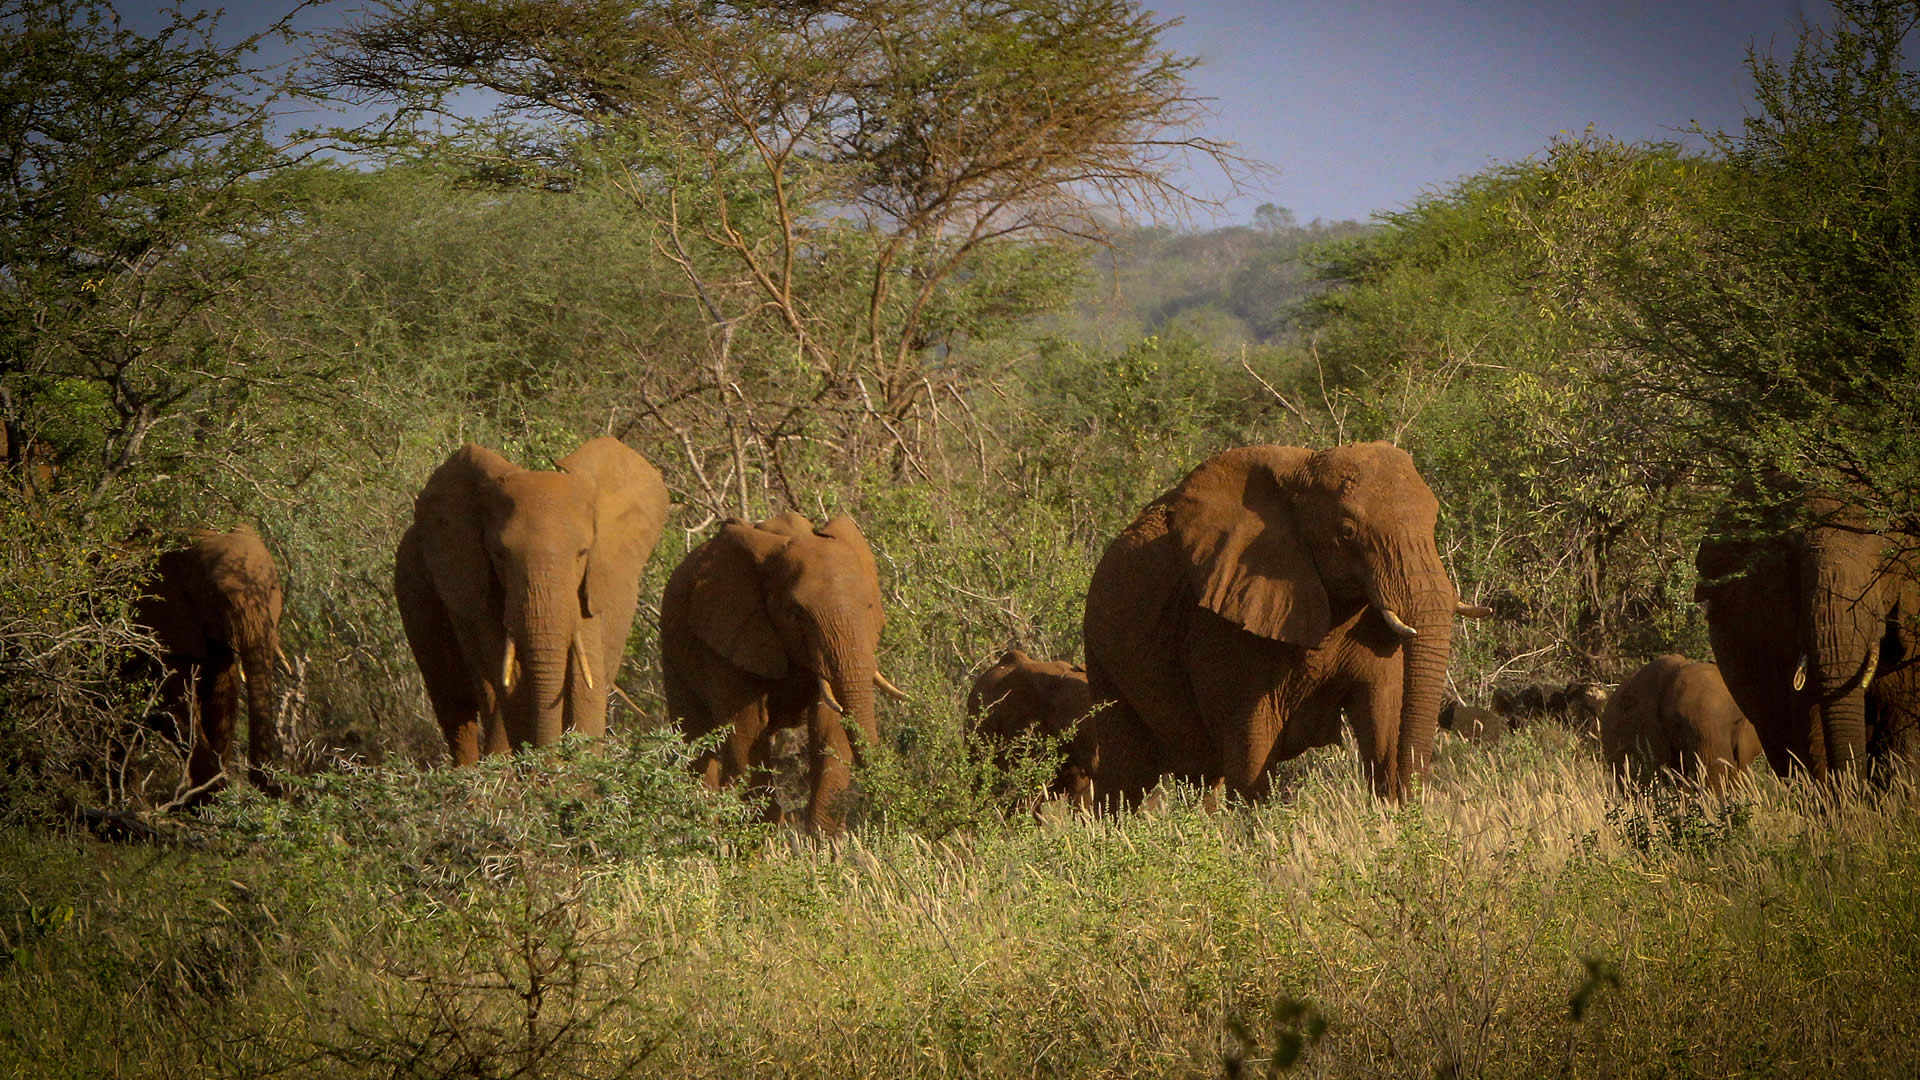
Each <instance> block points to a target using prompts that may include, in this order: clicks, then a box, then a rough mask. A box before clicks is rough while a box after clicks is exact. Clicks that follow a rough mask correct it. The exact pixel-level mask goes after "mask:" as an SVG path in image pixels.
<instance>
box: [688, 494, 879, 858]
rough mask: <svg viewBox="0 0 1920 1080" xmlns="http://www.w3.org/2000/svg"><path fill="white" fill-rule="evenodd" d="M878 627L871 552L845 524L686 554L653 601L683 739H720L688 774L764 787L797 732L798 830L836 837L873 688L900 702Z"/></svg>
mask: <svg viewBox="0 0 1920 1080" xmlns="http://www.w3.org/2000/svg"><path fill="white" fill-rule="evenodd" d="M886 621H887V618H886V613H885V612H884V611H883V610H882V609H881V605H880V580H879V575H878V573H877V572H876V569H875V566H874V561H873V553H872V551H871V550H869V549H868V547H867V541H866V538H865V537H863V536H862V535H860V529H859V527H858V526H856V525H855V524H854V523H853V519H851V518H849V517H847V516H845V515H844V514H843V515H841V516H839V517H836V518H834V519H833V520H832V521H829V522H827V523H826V524H825V525H824V526H821V527H820V528H817V529H816V528H814V526H813V523H812V522H810V521H808V520H807V519H806V518H804V517H802V516H801V515H799V514H795V513H785V514H780V515H778V516H776V517H773V518H769V519H767V520H766V521H762V522H760V523H759V524H757V525H749V524H747V523H746V522H742V521H729V522H727V523H726V524H725V525H724V526H723V527H722V528H721V529H720V531H719V532H718V533H716V534H714V535H713V536H712V537H711V538H709V539H708V540H707V541H706V542H705V543H703V544H701V545H700V546H699V547H697V548H695V549H693V551H691V552H689V553H688V554H687V557H686V560H685V561H683V562H682V563H681V564H680V565H679V567H677V568H676V569H675V570H674V572H673V576H672V577H670V578H669V579H668V580H667V588H666V592H665V594H664V595H663V596H662V597H661V599H660V666H661V673H662V675H663V676H664V679H665V683H666V695H667V711H668V713H669V714H670V715H671V716H673V717H674V718H676V719H677V720H678V721H679V723H680V727H681V730H682V731H683V732H684V733H685V734H686V735H687V737H688V738H690V739H691V738H698V737H700V736H702V735H705V734H707V733H708V732H711V731H716V730H720V729H727V737H726V741H725V742H723V743H722V744H721V745H720V746H719V748H718V749H716V750H713V751H710V752H708V753H707V754H705V755H704V756H702V757H701V758H700V760H699V761H697V762H696V763H695V766H694V767H695V769H696V770H697V771H698V772H699V773H700V775H701V778H702V779H703V780H704V781H705V783H706V784H707V786H708V787H709V788H713V789H716V790H717V789H719V788H721V787H723V786H725V785H728V784H731V783H734V782H736V781H739V780H741V779H743V778H746V779H752V780H754V781H756V782H759V781H762V780H764V778H765V774H766V766H767V762H768V757H769V753H768V751H769V747H770V743H771V740H772V736H773V733H774V732H775V731H777V730H779V729H781V728H791V727H798V726H802V725H804V726H805V728H806V731H807V746H808V761H809V777H810V782H809V793H808V798H807V808H806V818H805V823H806V824H807V825H808V826H809V827H810V828H812V829H813V830H814V831H816V832H819V833H822V834H828V835H831V834H834V833H837V832H839V831H840V829H841V828H842V825H843V822H844V811H843V808H842V807H841V805H840V802H841V797H842V796H843V795H844V794H845V792H846V790H847V788H848V787H849V786H850V785H851V783H852V775H851V772H850V768H849V767H850V764H851V763H853V762H857V761H858V760H859V758H860V754H861V752H862V751H861V747H865V746H872V745H874V743H876V742H877V741H878V739H879V730H878V728H877V727H876V726H875V724H874V711H873V710H874V701H873V697H874V688H875V686H879V687H881V688H882V689H885V690H887V691H889V692H891V693H894V694H896V695H897V694H898V693H899V692H898V691H897V690H894V689H893V687H892V684H890V683H888V682H887V681H886V680H885V679H884V678H883V677H882V676H881V674H880V669H879V664H878V662H877V660H876V659H875V656H874V651H875V649H876V648H877V647H878V645H879V642H880V631H881V629H882V628H883V627H884V626H885V625H886ZM849 722H851V723H852V724H855V725H857V726H858V727H859V729H860V746H851V745H850V744H849V740H848V735H847V728H846V725H847V724H848V723H849ZM783 816H784V815H783V814H782V813H781V811H780V809H779V806H778V804H777V803H771V804H770V806H769V817H770V818H771V819H773V820H776V821H777V820H781V819H782V818H783Z"/></svg>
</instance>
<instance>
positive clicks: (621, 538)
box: [554, 437, 667, 615]
mask: <svg viewBox="0 0 1920 1080" xmlns="http://www.w3.org/2000/svg"><path fill="white" fill-rule="evenodd" d="M554 464H556V465H558V466H560V470H561V471H562V472H565V473H569V474H571V475H574V476H581V477H585V478H587V479H589V480H592V481H593V483H594V499H593V536H594V541H593V550H592V551H591V552H589V553H588V555H587V574H586V578H585V579H584V580H583V581H582V582H581V593H582V596H581V608H582V610H584V611H585V613H586V614H588V615H599V614H601V613H603V612H605V611H607V610H608V609H609V608H610V607H611V608H614V609H620V608H623V607H630V606H631V605H632V604H633V602H634V599H635V597H636V595H637V593H638V590H639V587H640V571H641V569H642V568H643V567H645V566H646V564H647V556H649V555H651V554H653V546H654V545H655V544H657V543H659V542H660V530H661V529H662V528H664V527H665V526H666V523H667V484H666V481H664V480H662V479H661V478H660V470H658V469H656V468H654V467H653V465H652V464H651V463H649V462H648V461H647V459H646V458H643V457H641V456H640V455H639V454H638V453H636V452H635V451H634V450H633V448H631V447H629V446H628V445H627V444H626V443H623V442H621V441H620V440H619V439H614V438H606V437H602V438H598V439H589V440H588V441H586V442H584V443H582V444H580V448H579V449H578V450H575V451H574V452H573V453H571V454H568V455H567V456H566V457H563V458H561V459H560V460H559V461H556V462H554Z"/></svg>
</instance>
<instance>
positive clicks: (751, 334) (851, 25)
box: [321, 0, 1239, 512]
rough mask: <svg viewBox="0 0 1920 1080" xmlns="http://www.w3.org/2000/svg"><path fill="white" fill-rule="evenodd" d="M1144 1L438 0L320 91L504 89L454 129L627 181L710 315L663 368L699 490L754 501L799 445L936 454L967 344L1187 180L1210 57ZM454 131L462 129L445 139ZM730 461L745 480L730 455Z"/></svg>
mask: <svg viewBox="0 0 1920 1080" xmlns="http://www.w3.org/2000/svg"><path fill="white" fill-rule="evenodd" d="M1165 25H1166V24H1164V23H1161V22H1156V21H1155V20H1154V19H1153V18H1152V17H1151V16H1150V15H1148V14H1145V13H1143V12H1141V11H1140V10H1138V9H1137V8H1136V7H1135V6H1134V5H1133V4H1132V3H1131V2H1128V0H1017V2H1014V3H984V2H980V0H936V2H932V3H920V2H907V0H848V2H826V3H817V4H811V3H810V4H791V3H754V2H744V3H717V4H716V3H691V2H685V0H585V2H580V0H414V2H410V3H407V2H394V3H389V4H388V5H387V6H385V7H384V8H382V9H380V11H379V13H378V14H376V15H373V16H370V17H368V18H367V19H365V20H363V21H361V22H360V23H358V24H356V25H354V26H351V27H349V28H348V29H346V30H344V31H342V32H340V33H339V34H338V35H336V36H335V37H334V39H333V40H332V42H331V43H330V46H329V48H328V50H327V54H326V55H327V60H326V62H325V64H324V66H323V71H324V73H325V74H324V76H323V78H322V80H321V83H322V85H323V87H324V88H325V89H327V90H329V91H330V92H333V93H337V94H342V95H346V96H349V97H354V98H357V99H360V100H363V101H364V100H378V101H381V102H385V103H389V104H391V105H392V106H394V110H393V112H392V113H391V114H390V115H389V116H388V117H387V122H388V126H387V128H386V129H385V130H387V131H389V132H392V131H405V132H412V133H414V134H415V136H416V141H415V142H414V145H415V146H418V145H419V141H418V139H417V136H418V133H419V132H420V131H421V130H422V125H420V124H418V123H416V121H419V120H422V119H423V118H425V117H428V116H432V115H436V114H437V115H439V116H440V117H441V118H442V119H444V118H445V117H446V116H449V115H457V110H456V109H455V105H456V103H458V102H461V101H465V102H466V103H467V104H468V107H469V108H471V101H472V98H471V97H470V96H469V97H466V98H461V97H459V96H458V95H461V94H462V93H463V92H466V91H472V90H475V89H479V90H483V91H485V92H487V93H488V94H490V95H491V96H492V98H493V100H494V101H495V103H496V108H495V109H494V110H493V112H492V113H491V114H490V115H489V116H488V117H486V118H485V119H484V120H481V121H475V122H471V123H469V122H465V121H461V122H460V123H459V124H458V125H457V126H458V128H459V135H458V137H457V138H456V139H455V140H453V142H454V143H456V144H457V147H458V149H459V150H460V151H462V152H464V153H465V154H466V156H467V160H468V161H470V162H471V163H473V164H474V165H475V166H476V167H477V172H478V173H479V174H480V175H482V176H484V177H486V178H488V179H491V180H495V181H506V182H515V183H533V184H538V185H541V186H545V187H549V188H559V189H572V188H578V187H579V186H581V185H588V184H595V185H597V184H606V185H612V186H613V187H615V188H617V190H619V191H620V192H622V193H623V194H624V196H625V197H626V199H627V200H628V203H629V205H630V207H631V209H632V211H633V214H634V221H635V226H636V227H637V228H641V229H644V230H646V231H647V234H648V235H649V236H650V237H651V238H652V241H653V243H654V244H655V246H656V248H657V250H658V252H659V254H660V256H661V257H662V258H664V259H666V260H669V261H671V263H672V264H674V265H676V266H677V267H678V268H679V270H680V271H681V273H682V276H683V277H684V279H685V282H686V287H685V290H684V293H683V295H682V296H681V297H680V298H679V299H681V300H682V301H683V302H685V303H686V304H688V305H690V306H692V307H693V308H694V309H695V310H697V312H698V314H699V317H700V318H701V319H702V320H703V321H704V322H705V323H706V324H707V325H708V327H709V333H708V335H707V340H706V342H705V344H704V346H703V347H702V349H701V355H699V356H680V357H675V358H672V360H671V361H669V362H667V363H662V362H661V360H662V358H659V357H647V358H646V360H647V362H646V364H645V365H644V366H642V367H641V370H637V371H636V376H637V377H638V378H639V380H640V382H641V387H640V389H639V391H638V392H637V393H636V397H635V401H634V402H633V407H634V410H635V411H636V412H637V413H639V414H642V415H647V416H650V417H652V418H653V419H655V420H656V421H660V422H663V423H665V424H666V425H667V426H668V427H671V428H672V429H673V430H675V431H676V432H677V433H678V434H679V435H680V438H681V441H682V443H683V446H684V449H685V451H686V456H687V464H688V466H689V468H690V472H691V473H692V474H693V476H694V478H695V480H694V482H693V484H692V485H691V486H692V487H694V488H695V489H696V494H701V495H703V496H704V498H705V500H706V501H707V503H708V504H709V507H710V508H711V509H713V510H714V511H715V512H720V511H721V510H722V509H723V508H725V507H728V506H731V507H732V508H733V509H735V510H736V511H738V512H747V511H748V510H749V509H750V504H751V500H750V498H749V493H748V491H747V490H746V480H747V475H748V472H749V470H750V465H749V461H748V459H749V458H750V457H751V458H756V463H755V465H754V466H753V467H754V468H757V469H758V470H759V471H761V472H762V473H763V474H764V475H767V476H770V477H772V478H773V481H774V483H775V484H776V485H781V484H784V485H785V486H786V488H787V490H786V491H785V492H784V493H783V494H784V495H785V498H786V501H787V502H788V503H789V504H791V503H792V502H793V490H792V488H793V485H792V484H791V483H790V482H788V480H787V473H788V465H789V461H788V456H789V455H788V453H787V451H788V449H789V447H790V446H791V445H792V444H795V443H798V444H806V443H809V442H815V441H817V442H823V443H825V444H826V445H828V446H829V447H830V448H831V449H832V450H833V451H834V453H833V455H832V456H833V457H834V458H835V459H836V460H837V462H838V464H839V467H840V468H842V469H843V470H857V469H858V468H859V467H860V465H861V464H862V462H863V461H865V460H868V459H869V458H870V454H869V451H870V450H872V449H874V448H875V447H879V446H884V447H887V448H889V450H890V453H891V454H892V461H893V464H894V467H895V468H896V470H897V471H901V472H913V471H921V472H924V465H923V463H922V461H921V458H922V456H923V455H924V453H925V448H926V445H927V442H928V439H929V437H930V434H931V433H930V430H929V425H931V424H933V423H936V422H937V421H938V419H939V418H940V417H941V416H942V412H941V410H942V402H943V401H944V402H945V403H946V404H945V408H946V410H947V411H948V412H949V413H958V414H964V412H965V411H966V409H967V407H968V406H967V403H966V401H965V400H964V390H965V388H966V387H967V386H968V385H969V383H970V381H971V380H972V379H973V378H975V377H976V376H977V375H978V374H979V371H978V368H977V366H976V365H977V360H978V358H977V357H975V356H971V355H969V349H968V347H967V346H968V345H969V343H971V342H974V341H977V340H978V338H979V336H980V335H981V334H982V333H984V332H986V331H988V330H991V329H994V328H998V327H1002V326H1006V325H1010V324H1011V323H1013V322H1015V321H1017V320H1019V319H1020V318H1022V317H1024V316H1025V315H1027V314H1029V313H1031V312H1032V311H1034V310H1037V309H1040V308H1043V307H1046V306H1051V305H1053V304H1057V303H1060V302H1062V301H1063V300H1064V299H1065V297H1066V295H1067V291H1068V286H1069V284H1070V282H1071V280H1072V269H1073V266H1074V265H1075V263H1074V262H1073V261H1072V260H1068V259H1063V258H1061V257H1060V251H1061V249H1062V247H1063V246H1071V245H1073V244H1076V243H1079V242H1084V241H1088V240H1096V241H1097V240H1099V239H1101V238H1103V237H1104V235H1105V230H1106V228H1107V226H1108V222H1109V221H1111V220H1115V219H1117V217H1118V216H1119V215H1124V214H1126V213H1129V212H1133V211H1138V210H1142V209H1148V210H1159V209H1162V208H1167V207H1172V206H1176V205H1179V204H1182V203H1184V202H1185V201H1187V198H1188V197H1187V195H1186V193H1185V192H1184V191H1183V190H1182V189H1181V188H1180V187H1179V186H1178V183H1177V182H1176V179H1175V176H1176V172H1175V170H1176V169H1177V168H1178V167H1179V166H1181V165H1182V164H1184V163H1185V160H1186V156H1187V155H1188V154H1190V153H1192V154H1198V155H1201V156H1203V157H1206V158H1211V159H1212V160H1213V161H1215V162H1218V163H1220V164H1221V165H1222V166H1223V167H1226V168H1228V169H1229V170H1230V171H1233V170H1236V169H1237V168H1238V164H1239V163H1238V161H1237V159H1235V158H1234V157H1233V156H1232V155H1231V153H1230V152H1229V150H1228V148H1227V147H1226V146H1225V145H1224V144H1221V143H1217V142H1214V141H1211V140H1208V139H1205V138H1202V137H1200V136H1198V135H1196V134H1193V133H1192V131H1191V130H1190V129H1191V126H1192V123H1193V122H1194V121H1195V120H1196V119H1197V118H1198V116H1199V114H1200V102H1199V101H1198V100H1197V99H1195V98H1194V97H1193V96H1192V95H1191V93H1190V91H1189V90H1188V88H1187V85H1186V82H1185V74H1186V72H1187V71H1188V70H1189V68H1190V67H1191V65H1192V63H1193V62H1192V61H1191V60H1187V59H1183V58H1179V57H1175V56H1172V55H1170V54H1168V53H1166V52H1164V51H1162V50H1161V49H1160V48H1159V45H1158V38H1159V35H1160V33H1161V31H1162V30H1164V29H1165ZM447 147H448V143H447V142H446V141H442V142H440V144H439V148H440V149H443V150H444V149H446V148H447ZM723 474H724V475H723Z"/></svg>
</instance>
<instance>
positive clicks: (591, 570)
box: [393, 438, 667, 765]
mask: <svg viewBox="0 0 1920 1080" xmlns="http://www.w3.org/2000/svg"><path fill="white" fill-rule="evenodd" d="M555 464H556V465H558V466H559V471H557V472H550V471H547V470H537V469H523V468H521V467H519V466H518V465H515V464H513V463H512V462H509V461H508V460H507V459H505V458H503V457H501V456H500V455H499V454H497V453H495V452H494V451H492V450H488V449H487V448H485V447H482V446H475V445H473V444H472V443H468V444H467V445H465V446H463V447H461V448H460V449H459V450H457V451H455V452H454V454H453V456H451V457H449V458H448V459H447V460H446V462H445V464H443V465H441V466H440V467H439V468H438V469H435V470H434V472H433V475H432V476H431V477H429V478H428V479H427V485H426V487H425V488H424V489H422V491H421V492H420V495H419V497H418V498H417V499H416V500H415V501H414V509H413V525H412V527H410V528H409V529H407V531H406V534H405V535H404V536H402V537H401V538H400V548H399V551H398V552H397V553H396V555H395V558H394V573H393V588H394V595H395V596H396V597H397V598H398V600H399V602H400V619H401V622H402V623H403V624H404V625H405V627H406V631H407V641H408V643H409V644H410V645H411V646H412V647H413V656H414V659H415V660H416V661H417V662H418V663H419V665H420V674H421V676H422V678H423V679H424V680H425V681H426V684H427V696H428V698H430V699H431V700H432V702H433V711H434V714H435V716H436V717H437V718H438V719H439V721H440V730H441V732H442V733H443V734H445V735H446V739H447V751H448V753H449V754H450V755H451V756H452V758H453V761H454V764H456V765H466V764H471V763H473V762H475V761H478V760H479V758H480V755H481V754H483V753H486V754H496V753H504V752H506V751H508V750H511V749H515V748H518V747H521V746H526V745H529V744H531V745H534V746H546V745H548V744H550V743H555V742H558V741H559V740H560V736H561V735H562V733H563V732H565V731H567V730H574V731H578V732H580V733H582V734H585V735H596V736H597V735H604V734H605V733H606V730H607V693H608V691H609V690H610V689H611V688H612V685H613V678H614V675H615V673H616V672H618V671H619V669H620V661H621V658H622V657H623V656H624V655H625V654H626V649H627V633H628V631H629V630H631V629H632V626H633V615H634V609H635V608H636V607H637V606H638V605H639V599H640V571H641V570H642V568H644V567H645V566H646V563H647V556H648V555H650V554H652V552H653V546H654V544H655V543H656V542H657V541H658V540H659V539H660V530H661V528H662V527H663V526H664V525H665V523H666V517H667V488H666V484H665V483H664V482H663V481H662V480H661V479H660V473H659V471H658V470H656V469H655V468H654V467H653V466H652V465H650V464H648V463H647V460H646V459H645V458H643V457H641V456H640V455H639V454H638V453H635V452H634V451H633V450H632V449H630V448H629V447H627V446H626V444H624V443H622V442H621V441H620V440H618V439H612V438H599V439H592V440H589V441H587V442H586V443H583V444H582V445H581V446H580V448H579V449H577V450H575V451H574V452H573V453H571V454H568V455H567V456H566V457H564V458H561V459H560V460H559V461H557V462H555Z"/></svg>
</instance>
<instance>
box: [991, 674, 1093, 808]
mask: <svg viewBox="0 0 1920 1080" xmlns="http://www.w3.org/2000/svg"><path fill="white" fill-rule="evenodd" d="M1092 708H1093V697H1092V694H1091V693H1090V692H1089V691H1088V689H1087V672H1086V669H1085V668H1080V667H1075V666H1074V665H1072V664H1069V663H1067V662H1066V661H1065V660H1035V659H1034V658H1033V657H1031V656H1028V655H1027V654H1026V652H1025V651H1024V650H1022V649H1008V650H1007V651H1006V652H1004V653H1002V654H1001V655H1000V659H999V660H997V661H995V662H994V665H993V666H992V667H990V668H988V669H987V670H985V671H983V672H981V673H980V675H979V677H978V678H976V679H975V680H974V681H973V690H972V692H970V693H969V694H968V695H967V730H968V733H969V734H972V735H975V736H977V737H979V738H980V739H981V740H983V741H984V742H986V743H987V744H989V745H990V746H991V747H992V748H993V753H994V760H995V761H996V762H997V763H998V764H999V765H1000V767H1001V768H1006V767H1007V765H1008V764H1009V763H1010V762H1011V759H1012V755H1011V750H1012V747H1013V745H1014V743H1015V741H1016V740H1018V739H1019V738H1020V737H1021V736H1023V735H1027V734H1029V733H1036V734H1040V735H1045V736H1048V737H1052V738H1060V737H1062V736H1065V737H1066V745H1065V746H1063V747H1062V751H1063V758H1062V760H1061V762H1060V768H1059V770H1058V771H1057V772H1056V773H1055V774H1054V778H1053V782H1052V786H1051V789H1050V790H1051V791H1052V793H1053V794H1055V795H1064V796H1067V797H1068V798H1070V799H1071V800H1073V802H1075V803H1076V804H1080V805H1085V804H1088V803H1089V802H1091V800H1092V783H1093V778H1092V776H1091V775H1090V772H1091V761H1092V753H1093V746H1092V743H1093V740H1092V729H1091V727H1090V726H1089V725H1085V724H1083V723H1082V721H1084V720H1085V719H1086V716H1087V713H1088V712H1089V711H1090V710H1091V709H1092Z"/></svg>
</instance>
